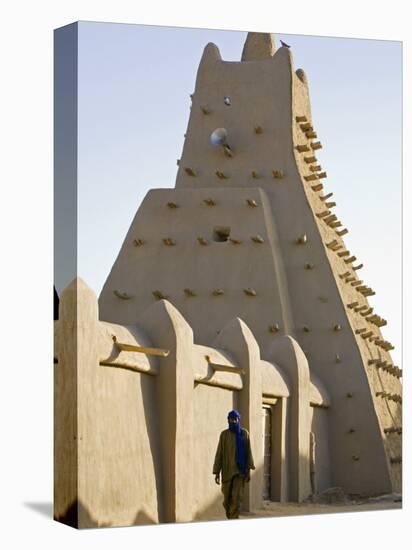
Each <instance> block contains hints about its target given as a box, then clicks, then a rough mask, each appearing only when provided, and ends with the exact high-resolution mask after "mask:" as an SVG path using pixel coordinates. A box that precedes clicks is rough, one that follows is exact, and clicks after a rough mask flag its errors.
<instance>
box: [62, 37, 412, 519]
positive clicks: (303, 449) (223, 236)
mask: <svg viewBox="0 0 412 550" xmlns="http://www.w3.org/2000/svg"><path fill="white" fill-rule="evenodd" d="M225 98H226V100H225ZM217 128H225V129H226V131H227V141H226V143H225V144H224V145H225V146H226V147H225V146H224V145H219V146H214V145H212V144H211V141H210V135H211V133H212V132H213V131H214V130H215V129H217ZM313 132H315V129H314V127H313V121H312V117H311V111H310V100H309V91H308V80H307V77H306V75H305V73H304V72H303V71H302V70H300V69H299V70H298V71H296V72H295V69H294V67H293V59H292V53H291V50H290V49H289V48H286V47H281V48H279V49H277V50H276V49H275V45H274V39H273V37H271V36H270V35H261V34H259V33H250V34H249V35H248V39H247V41H246V44H245V47H244V50H243V54H242V61H240V62H225V61H224V60H222V59H221V56H220V53H219V50H218V48H217V47H216V46H215V45H214V44H208V45H207V46H206V47H205V50H204V53H203V56H202V59H201V61H200V66H199V70H198V74H197V79H196V87H195V91H194V94H193V97H192V107H191V112H190V117H189V123H188V128H187V133H186V140H185V143H184V147H183V151H182V155H181V159H180V160H179V168H178V173H177V178H176V187H175V189H155V190H152V191H150V192H149V193H148V194H147V196H146V197H145V199H144V201H143V203H142V204H141V206H140V207H139V209H138V210H137V213H136V215H135V218H134V220H133V221H132V224H131V226H130V229H129V231H128V233H127V235H126V238H125V240H124V242H123V244H122V246H121V248H120V251H119V254H118V257H117V259H116V261H115V263H114V265H113V267H112V269H111V272H110V274H109V275H108V277H107V280H106V282H105V285H104V287H103V290H102V292H101V295H100V297H99V300H98V303H97V299H96V297H95V296H94V294H93V292H91V291H90V289H88V287H87V285H86V284H85V283H84V282H83V281H81V280H80V279H77V280H75V281H73V283H72V285H71V286H70V287H69V288H68V289H66V290H65V292H64V293H63V295H62V296H61V299H60V312H59V320H58V321H56V322H55V327H56V343H55V350H56V351H55V357H56V361H57V362H56V364H55V403H56V410H55V471H56V474H57V475H56V478H55V480H56V481H55V516H56V518H57V519H60V520H61V521H65V518H66V519H67V513H68V512H67V511H68V510H72V509H73V506H74V507H75V510H76V513H75V514H74V517H75V518H77V520H73V521H72V524H75V526H77V527H90V526H103V525H132V524H138V523H150V522H152V523H158V522H163V521H166V522H174V521H192V520H195V519H212V518H215V517H216V514H218V516H219V514H222V512H223V510H222V508H221V495H220V489H219V487H218V486H216V485H215V484H214V480H213V477H212V475H211V468H212V464H213V455H214V451H215V447H216V444H217V439H218V435H219V433H220V431H221V430H222V429H224V428H225V426H226V414H227V411H228V410H230V409H231V408H233V407H236V408H238V409H239V410H240V411H241V414H242V423H243V425H244V426H245V427H246V428H247V429H248V430H249V431H250V435H251V442H252V449H253V453H254V457H255V463H256V471H255V472H253V475H252V479H251V482H250V484H249V485H248V489H247V492H246V496H245V502H244V510H245V511H249V512H250V511H251V510H254V509H257V508H259V507H261V506H262V505H263V500H262V494H263V484H264V472H265V471H267V465H265V458H264V448H263V427H262V407H263V406H265V407H269V408H270V410H271V418H272V432H271V454H270V459H269V460H270V467H269V471H270V484H271V485H270V494H271V498H272V500H274V501H275V500H276V501H277V502H280V503H286V502H303V501H304V500H305V499H307V498H308V496H309V495H310V493H311V485H310V456H309V433H310V432H311V431H313V432H314V434H315V438H316V442H317V443H316V454H315V463H316V467H315V470H316V484H317V487H318V490H319V491H323V490H325V489H327V488H328V487H336V486H338V487H341V488H342V490H343V491H344V492H345V493H347V494H359V495H379V494H383V493H390V492H393V491H397V492H399V491H400V490H401V468H402V465H401V458H400V457H401V435H400V432H401V402H400V398H401V394H402V386H401V383H400V379H399V377H398V375H396V371H393V369H392V372H390V369H389V370H388V369H387V368H382V364H383V362H386V363H385V364H383V365H384V366H385V365H386V366H388V365H389V366H390V365H392V361H391V357H390V353H389V351H387V350H385V349H384V347H387V346H386V344H385V343H384V339H383V337H382V334H381V332H380V330H379V326H378V325H377V324H376V320H377V318H376V317H375V318H374V317H373V316H372V315H374V314H375V315H376V312H372V311H371V312H370V313H369V314H368V315H364V313H365V311H368V310H369V309H371V308H370V306H369V303H368V298H367V294H369V291H368V289H367V288H361V291H362V292H361V291H360V290H359V288H360V287H362V285H363V286H364V287H365V285H366V283H363V282H362V284H359V285H356V284H355V285H353V284H352V283H354V282H355V283H356V282H357V281H358V280H359V277H358V273H359V270H357V269H354V267H355V266H357V263H359V261H358V262H356V261H352V260H351V261H348V260H349V259H350V258H351V254H350V251H346V246H345V243H344V238H343V237H344V234H342V235H340V234H339V233H340V232H341V231H342V229H344V226H343V225H341V224H340V221H339V220H337V218H333V217H332V218H331V217H330V216H333V205H332V204H331V201H333V199H329V200H328V199H326V198H325V196H326V195H327V194H328V192H329V191H328V190H327V189H326V187H327V186H328V184H327V183H326V181H325V180H326V179H327V178H324V177H323V174H322V172H323V169H322V168H321V167H320V168H319V169H318V168H317V167H318V163H317V160H316V151H317V148H318V147H319V145H317V143H318V142H319V139H318V138H314V137H313V135H314V134H313ZM365 160H367V159H365ZM354 200H355V199H354ZM325 211H326V212H325ZM343 252H345V253H346V252H348V254H342V253H343ZM364 291H365V292H364ZM364 293H365V294H366V296H365V295H364ZM355 302H357V304H356V306H354V305H353V304H354V303H355ZM362 306H364V308H363V309H362V310H360V309H359V308H361V307H362ZM371 316H372V317H371ZM379 319H380V318H378V321H379ZM362 329H364V330H363V332H357V331H359V330H362ZM368 332H371V334H370V336H369V337H368V338H363V337H362V334H365V333H368ZM114 336H115V337H116V340H117V342H122V343H125V344H129V345H131V346H137V347H140V348H152V349H153V348H155V349H161V350H167V351H168V355H167V357H161V356H156V355H153V354H151V353H142V352H133V351H119V349H118V347H116V343H115V342H114V340H113V337H114ZM372 340H373V341H372ZM371 360H373V361H372V362H371ZM385 429H386V430H387V429H389V430H391V431H390V432H385ZM313 506H315V505H313ZM76 514H77V515H76ZM222 517H223V516H222ZM76 521H77V523H76ZM68 522H69V523H70V521H68Z"/></svg>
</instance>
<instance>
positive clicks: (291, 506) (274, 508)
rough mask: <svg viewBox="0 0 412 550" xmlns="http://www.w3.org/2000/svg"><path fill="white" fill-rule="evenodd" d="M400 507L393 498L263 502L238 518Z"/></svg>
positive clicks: (397, 508)
mask: <svg viewBox="0 0 412 550" xmlns="http://www.w3.org/2000/svg"><path fill="white" fill-rule="evenodd" d="M400 509H402V502H399V501H395V500H394V499H393V498H382V499H371V500H368V501H359V502H355V503H351V504H313V503H295V502H287V503H284V504H280V503H279V502H264V505H263V508H262V509H261V510H256V511H254V512H249V513H243V514H242V515H241V516H240V518H239V519H247V518H264V517H281V516H300V515H309V514H336V513H342V512H352V513H353V512H364V511H372V510H400Z"/></svg>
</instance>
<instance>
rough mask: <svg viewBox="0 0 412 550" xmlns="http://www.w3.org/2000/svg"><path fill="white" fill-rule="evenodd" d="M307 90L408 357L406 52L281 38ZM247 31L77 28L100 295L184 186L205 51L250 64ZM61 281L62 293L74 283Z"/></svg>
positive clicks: (331, 180) (346, 206)
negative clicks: (135, 240) (153, 212)
mask: <svg viewBox="0 0 412 550" xmlns="http://www.w3.org/2000/svg"><path fill="white" fill-rule="evenodd" d="M273 32H274V33H275V37H276V40H277V42H278V43H279V40H280V39H283V40H284V41H285V42H287V43H288V44H290V45H291V48H292V53H293V59H294V64H295V69H297V68H303V69H304V70H305V72H306V74H307V77H308V81H309V91H310V97H311V104H312V117H313V122H314V125H315V127H316V131H317V133H318V136H319V138H320V140H321V141H322V144H323V149H322V150H321V151H319V152H318V153H317V157H318V158H319V161H320V162H321V164H322V167H323V168H324V169H325V170H326V171H327V172H328V190H331V191H333V192H334V200H335V201H336V202H337V207H336V208H335V210H334V211H335V213H336V215H337V216H338V218H339V219H340V220H341V221H342V223H343V225H344V226H345V227H348V229H349V234H348V235H346V236H345V238H344V239H345V242H346V244H347V246H348V248H349V249H350V251H351V252H352V253H353V254H355V255H356V256H357V258H358V259H359V260H360V261H361V262H362V263H363V264H364V266H365V267H364V268H363V270H362V272H361V275H362V279H363V280H364V281H365V284H367V285H368V286H371V287H372V288H373V289H374V290H375V291H376V295H375V296H373V297H371V298H369V300H370V303H371V305H373V306H374V308H375V311H376V313H377V314H378V315H380V316H382V317H384V318H385V319H387V320H388V326H386V327H384V328H383V329H382V332H383V335H384V337H385V338H386V339H388V340H389V341H391V342H392V343H393V344H394V345H395V346H396V349H395V350H394V351H392V352H391V353H392V357H393V359H394V361H395V362H396V363H398V364H399V362H400V357H401V349H400V345H401V300H402V296H401V225H402V220H401V197H402V194H401V193H402V189H401V162H402V158H401V155H402V46H401V43H400V42H393V41H382V40H365V39H359V40H358V39H346V38H325V37H316V36H298V35H291V34H288V35H286V34H281V33H277V32H276V29H275V28H274V29H273ZM245 38H246V33H245V32H240V31H215V30H204V29H181V28H171V27H154V26H141V25H131V24H109V23H86V22H84V23H80V24H79V72H78V75H79V80H78V93H79V111H78V123H79V141H78V143H79V156H78V185H79V194H78V209H79V225H78V231H79V233H78V273H79V275H80V276H81V277H82V278H83V279H84V280H85V281H86V282H87V284H88V285H89V286H90V287H91V288H93V290H94V291H95V292H96V294H97V295H98V294H99V293H100V290H101V288H102V285H103V283H104V281H105V279H106V277H107V275H108V273H109V271H110V268H111V266H112V265H113V262H114V260H115V259H116V256H117V254H118V252H119V249H120V247H121V245H122V243H123V239H124V237H125V235H126V232H127V230H128V228H129V226H130V223H131V221H132V219H133V217H134V215H135V213H136V210H137V209H138V207H139V205H140V203H141V201H142V200H143V198H144V196H145V194H146V193H147V192H148V191H149V189H152V188H168V187H169V188H170V187H174V184H175V178H176V171H177V165H176V159H178V158H180V156H181V151H182V146H183V139H184V138H183V134H184V133H185V131H186V127H187V123H188V120H189V109H190V97H189V96H190V94H191V93H192V92H193V90H194V83H195V78H196V72H197V67H198V64H199V61H200V57H201V54H202V51H203V48H204V46H205V45H206V44H207V43H208V42H214V43H215V44H216V45H217V46H218V47H219V49H220V52H221V55H222V58H223V59H225V60H230V61H238V60H240V56H241V52H242V48H243V44H244V41H245ZM67 282H68V281H65V280H64V279H63V278H62V279H61V280H57V281H56V286H57V289H58V290H59V291H61V289H62V288H63V287H64V286H65V285H66V284H67Z"/></svg>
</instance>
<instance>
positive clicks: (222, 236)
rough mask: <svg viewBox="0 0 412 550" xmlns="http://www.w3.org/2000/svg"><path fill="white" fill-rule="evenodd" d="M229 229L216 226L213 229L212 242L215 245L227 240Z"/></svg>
mask: <svg viewBox="0 0 412 550" xmlns="http://www.w3.org/2000/svg"><path fill="white" fill-rule="evenodd" d="M229 235H230V227H222V226H220V225H219V226H217V227H214V228H213V240H214V241H215V242H217V243H224V242H226V241H227V240H228V239H229Z"/></svg>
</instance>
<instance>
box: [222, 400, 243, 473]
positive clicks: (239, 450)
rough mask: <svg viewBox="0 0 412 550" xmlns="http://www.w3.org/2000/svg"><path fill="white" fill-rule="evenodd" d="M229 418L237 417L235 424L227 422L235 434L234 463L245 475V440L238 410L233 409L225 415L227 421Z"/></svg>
mask: <svg viewBox="0 0 412 550" xmlns="http://www.w3.org/2000/svg"><path fill="white" fill-rule="evenodd" d="M230 418H237V419H238V422H236V424H234V423H232V422H229V430H230V431H231V432H234V433H235V434H236V463H237V465H238V468H239V471H240V473H241V474H243V475H245V474H246V471H247V465H246V449H245V442H244V440H243V435H242V428H241V426H240V414H239V412H238V411H236V410H233V411H230V413H229V414H228V415H227V419H228V421H229V419H230Z"/></svg>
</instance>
